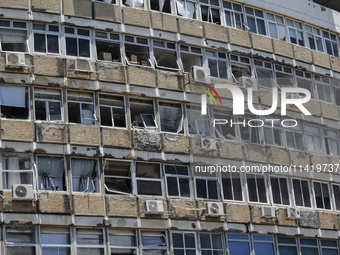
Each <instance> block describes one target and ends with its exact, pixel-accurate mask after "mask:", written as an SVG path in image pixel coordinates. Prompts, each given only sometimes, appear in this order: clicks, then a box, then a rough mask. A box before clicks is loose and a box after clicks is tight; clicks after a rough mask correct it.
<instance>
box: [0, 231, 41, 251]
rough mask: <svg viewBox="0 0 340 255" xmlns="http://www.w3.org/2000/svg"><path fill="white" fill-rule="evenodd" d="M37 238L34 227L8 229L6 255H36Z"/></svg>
mask: <svg viewBox="0 0 340 255" xmlns="http://www.w3.org/2000/svg"><path fill="white" fill-rule="evenodd" d="M35 250H36V238H35V228H34V227H24V226H15V227H13V228H12V227H6V237H5V254H9V255H12V254H25V255H35V252H36V251H35Z"/></svg>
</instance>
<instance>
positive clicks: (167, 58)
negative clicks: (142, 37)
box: [153, 40, 180, 71]
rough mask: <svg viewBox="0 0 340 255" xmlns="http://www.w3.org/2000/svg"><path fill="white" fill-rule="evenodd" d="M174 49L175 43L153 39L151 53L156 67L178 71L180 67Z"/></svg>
mask: <svg viewBox="0 0 340 255" xmlns="http://www.w3.org/2000/svg"><path fill="white" fill-rule="evenodd" d="M176 49H177V48H176V43H172V42H164V41H156V40H154V41H153V54H154V60H155V64H156V68H158V69H165V70H176V71H178V70H179V69H180V67H179V64H178V61H177V51H176Z"/></svg>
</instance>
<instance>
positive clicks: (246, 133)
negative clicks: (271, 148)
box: [238, 116, 261, 143]
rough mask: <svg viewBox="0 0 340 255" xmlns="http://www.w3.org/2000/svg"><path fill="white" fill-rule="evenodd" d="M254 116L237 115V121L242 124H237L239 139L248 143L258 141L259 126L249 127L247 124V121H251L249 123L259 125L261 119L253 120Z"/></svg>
mask: <svg viewBox="0 0 340 255" xmlns="http://www.w3.org/2000/svg"><path fill="white" fill-rule="evenodd" d="M255 119H256V117H255V116H254V117H253V118H250V117H247V118H241V117H238V122H242V123H243V124H240V125H239V128H240V134H241V140H242V141H245V142H250V143H260V128H259V127H251V126H250V125H248V122H249V121H250V120H254V121H251V122H250V124H251V125H252V126H259V125H261V120H258V121H255Z"/></svg>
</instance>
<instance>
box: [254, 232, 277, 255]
mask: <svg viewBox="0 0 340 255" xmlns="http://www.w3.org/2000/svg"><path fill="white" fill-rule="evenodd" d="M252 240H253V247H254V255H274V254H275V251H274V237H273V236H266V235H252ZM275 250H276V248H275Z"/></svg>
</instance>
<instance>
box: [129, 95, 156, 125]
mask: <svg viewBox="0 0 340 255" xmlns="http://www.w3.org/2000/svg"><path fill="white" fill-rule="evenodd" d="M130 113H131V125H132V127H135V128H146V129H148V130H157V123H156V119H155V112H154V107H153V101H152V100H140V99H133V98H130Z"/></svg>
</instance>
